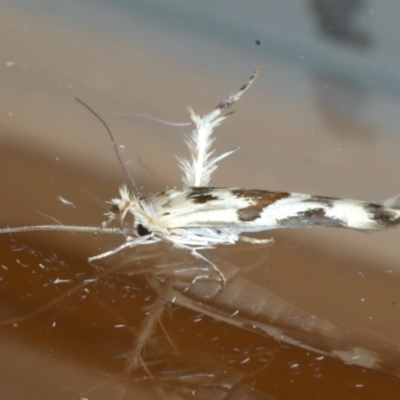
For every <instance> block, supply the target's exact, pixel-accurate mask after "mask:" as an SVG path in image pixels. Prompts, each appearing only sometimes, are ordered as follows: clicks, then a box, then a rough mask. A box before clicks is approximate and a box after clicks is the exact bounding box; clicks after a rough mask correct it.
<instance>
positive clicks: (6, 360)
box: [0, 9, 400, 400]
mask: <svg viewBox="0 0 400 400" xmlns="http://www.w3.org/2000/svg"><path fill="white" fill-rule="evenodd" d="M3 16H4V17H2V22H3V23H2V24H1V25H0V29H1V31H2V34H3V37H10V38H12V40H8V41H5V42H4V44H3V45H4V47H5V50H4V54H5V55H6V56H7V60H17V62H16V64H15V66H12V67H6V66H4V67H3V68H2V70H1V78H2V96H0V109H1V110H2V118H1V121H0V127H1V133H0V135H1V147H0V160H1V161H0V162H1V165H2V168H1V169H0V184H1V187H2V190H1V207H0V223H1V226H6V225H10V226H20V225H30V224H48V223H53V221H52V219H51V218H56V219H57V220H59V221H61V222H62V223H64V224H68V225H73V224H77V225H98V224H100V223H101V222H102V218H103V216H102V214H103V213H104V212H105V211H106V210H107V206H106V205H105V204H104V201H107V200H109V199H111V198H112V197H115V196H116V195H117V189H118V186H119V185H120V184H121V183H123V182H124V181H125V178H124V176H123V174H122V173H121V171H120V167H119V166H118V164H117V162H116V159H115V155H114V153H113V149H112V146H111V144H110V142H109V140H108V138H107V135H106V134H105V132H103V128H102V127H101V125H100V124H99V122H98V121H97V120H95V119H94V118H93V117H92V115H90V114H89V113H87V111H86V110H85V109H83V108H82V107H81V106H80V105H79V104H77V103H76V102H75V101H74V99H73V98H74V97H75V96H78V97H80V98H83V100H85V101H87V102H88V103H89V104H90V105H91V106H93V107H94V108H95V109H96V111H98V112H99V113H100V114H101V115H102V117H103V118H105V119H106V121H107V122H108V123H109V124H110V127H111V128H112V131H113V132H114V133H115V135H116V137H117V141H118V143H119V144H122V145H124V146H125V147H126V149H123V150H122V152H123V157H124V160H126V161H133V164H129V166H130V169H131V170H132V171H133V172H134V174H135V175H134V177H135V179H136V180H137V182H138V184H139V186H140V187H144V189H143V192H144V193H147V192H152V191H156V190H162V189H164V187H165V186H173V185H179V181H180V178H179V172H178V171H177V168H176V160H175V157H174V156H175V155H176V154H179V155H182V154H186V153H185V152H186V150H185V148H184V145H183V141H182V133H181V131H182V130H185V129H186V128H185V129H182V128H171V127H165V126H163V125H158V124H154V123H150V122H149V121H147V120H141V119H138V118H132V117H131V118H126V117H121V116H116V115H111V114H109V111H126V110H128V111H134V112H145V113H148V114H150V115H152V116H156V117H160V118H165V119H167V118H169V119H171V120H172V119H174V120H175V119H180V120H187V118H188V116H187V112H186V109H185V107H186V105H191V106H193V107H194V109H195V111H198V112H203V111H208V110H209V109H210V108H211V107H213V106H214V105H215V104H216V103H217V102H218V100H219V99H220V98H221V97H222V96H223V95H225V94H227V93H230V92H232V91H234V90H236V89H237V88H238V87H240V85H241V84H242V83H244V82H245V81H246V79H247V78H248V76H249V75H250V74H251V72H252V71H247V70H245V68H243V70H244V71H245V73H244V76H242V77H241V78H240V79H241V80H240V81H236V80H235V81H233V80H232V78H228V77H226V79H224V71H219V70H218V71H215V75H212V76H210V75H211V74H210V72H209V71H207V72H205V71H200V70H198V69H195V68H192V67H190V66H185V64H182V63H179V62H176V63H173V60H171V59H168V58H167V57H165V55H163V54H160V53H157V52H156V51H155V52H154V54H153V53H151V52H150V51H149V52H146V50H147V48H146V43H145V41H144V40H142V41H140V43H138V44H136V43H135V44H134V45H132V48H130V47H125V46H126V44H124V43H120V44H117V43H115V42H113V41H112V40H111V39H109V42H108V41H107V35H100V36H99V37H96V35H94V34H92V36H90V35H88V36H85V34H84V32H83V31H81V30H79V29H77V27H75V28H74V29H72V28H71V27H69V28H68V27H67V26H66V25H61V27H62V29H61V27H60V24H58V25H56V26H52V25H51V24H49V23H48V22H47V19H46V18H45V16H44V17H43V18H41V17H40V15H36V14H34V13H32V14H31V15H29V16H27V15H26V14H25V13H23V12H21V10H19V11H18V12H17V11H16V10H13V9H10V10H5V11H4V14H3ZM26 32H27V33H26ZM66 33H67V34H66ZM95 45H97V46H98V47H95ZM93 48H96V49H97V50H96V51H94V50H93V51H88V49H93ZM24 65H25V66H26V67H24ZM254 67H256V65H255V66H254ZM267 67H268V66H267V65H266V66H264V65H262V68H263V69H262V72H261V77H260V78H259V80H260V83H259V85H260V87H263V85H265V82H268V80H270V81H271V82H273V80H274V76H273V75H271V74H270V73H269V72H268V68H267ZM271 68H272V70H273V66H272V67H271ZM210 69H211V67H210ZM262 74H265V75H264V77H263V75H262ZM235 79H236V78H235ZM257 85H258V83H256V85H255V86H254V89H253V88H252V91H250V92H249V93H248V94H246V97H245V98H244V99H243V100H242V101H241V102H240V103H239V104H238V105H237V106H236V107H235V109H236V111H237V113H236V114H235V115H234V116H232V118H230V119H229V120H228V121H226V123H224V124H223V126H222V127H221V128H219V130H218V132H217V146H218V149H220V150H221V151H223V150H224V149H229V148H232V147H234V146H236V145H240V146H241V150H240V151H239V152H238V153H237V154H235V155H234V156H232V157H231V159H229V160H226V162H225V163H222V164H221V166H220V168H219V169H218V171H217V173H216V176H215V179H214V180H213V184H216V185H220V186H244V187H248V188H250V187H256V188H260V189H270V190H291V191H298V192H299V191H300V192H301V191H303V192H313V193H317V194H324V195H336V196H346V197H356V198H357V197H358V198H362V199H364V198H365V200H373V199H374V198H375V199H379V198H381V197H388V196H390V195H394V194H396V192H397V191H398V187H399V186H400V185H399V183H400V182H399V179H398V178H397V177H396V176H395V175H396V174H394V173H393V171H397V170H399V168H400V165H399V164H400V161H399V160H400V157H399V153H400V151H399V150H400V149H399V143H398V142H397V141H396V140H395V139H394V138H384V139H378V138H380V136H379V133H377V132H375V131H374V129H373V128H370V127H365V126H360V125H358V124H357V123H356V122H354V121H348V120H342V119H340V118H338V117H337V116H330V118H332V120H334V124H331V125H329V124H326V122H315V121H314V119H313V118H314V114H313V113H312V112H315V110H313V111H312V112H311V111H310V114H308V112H309V111H308V107H306V106H305V105H304V104H296V103H295V102H293V103H292V102H290V101H288V100H287V99H285V97H284V96H283V95H280V94H279V93H269V94H268V93H265V92H262V91H261V89H257ZM226 92H227V93H226ZM281 96H282V97H281ZM310 120H311V121H312V123H310ZM331 122H332V121H331ZM337 129H340V130H341V131H340V133H341V134H342V135H336V133H337V132H336V130H337ZM374 135H376V136H374ZM137 156H140V157H141V160H142V163H143V164H145V166H146V167H147V168H148V169H149V170H150V171H149V170H146V168H138V167H135V162H137ZM132 165H133V166H132ZM387 177H390V179H388V178H387ZM58 196H62V197H63V198H65V199H67V200H69V201H72V202H73V203H74V206H68V205H65V204H63V203H62V202H61V201H60V200H59V199H58V198H57V197H58ZM43 214H45V215H43ZM46 215H47V216H49V218H48V217H46ZM266 236H267V237H270V236H273V237H274V238H275V241H276V243H275V244H274V245H273V246H269V247H267V248H266V249H265V252H264V251H263V250H260V251H258V252H257V253H255V254H252V253H251V252H248V251H247V250H246V251H245V250H243V252H241V251H240V252H238V249H235V248H232V249H226V250H225V249H224V250H223V251H222V252H221V253H219V252H216V257H220V258H222V259H223V260H225V259H226V260H228V262H232V263H235V264H237V265H238V266H239V267H243V270H244V269H245V268H246V267H248V266H249V265H250V264H252V263H255V262H257V260H259V259H260V257H262V256H263V255H265V254H266V259H265V261H262V263H261V266H258V267H257V269H254V270H252V269H250V270H249V271H247V272H246V273H243V277H244V278H246V279H247V280H249V281H250V282H255V283H257V284H259V285H261V286H263V285H265V288H267V289H268V290H271V292H272V293H274V294H275V295H276V296H278V297H279V298H282V299H283V300H285V301H287V302H289V303H290V304H294V305H296V306H298V307H299V308H304V310H307V311H308V312H310V313H311V314H315V315H317V316H320V317H323V318H326V319H327V320H332V321H334V322H335V323H337V324H338V326H340V327H341V328H343V329H344V328H346V334H347V335H348V336H350V337H352V335H353V337H354V338H355V339H354V340H356V339H357V337H361V335H359V333H360V332H361V333H363V334H364V333H368V334H369V335H370V336H368V338H369V339H368V340H370V346H371V348H373V349H374V350H375V351H378V350H379V351H381V352H383V353H384V352H388V353H392V358H391V364H390V365H391V366H392V368H393V370H395V369H396V368H399V364H400V362H399V353H398V351H399V348H397V349H396V350H397V351H395V350H394V345H393V343H397V342H398V338H399V334H400V322H399V321H400V319H399V308H398V307H399V302H400V299H399V290H398V289H399V287H400V282H399V272H400V271H399V263H398V259H399V249H398V245H397V243H398V240H399V239H400V235H399V232H397V231H388V232H381V233H376V234H371V235H365V234H362V233H359V232H350V231H349V232H347V231H341V230H337V231H335V230H329V229H322V230H311V231H307V230H296V231H290V232H289V231H287V232H267V233H266ZM0 239H1V240H0V245H1V254H2V258H1V261H0V265H1V266H3V268H2V270H1V275H0V279H1V281H0V284H1V292H0V294H1V309H0V310H1V315H0V317H1V320H3V321H4V320H9V319H13V318H18V317H19V316H24V315H28V314H29V313H32V312H38V311H40V309H41V307H45V306H46V305H47V304H49V303H50V302H52V301H54V299H58V298H59V296H60V295H62V294H63V293H66V291H68V290H69V289H71V288H73V287H74V285H76V284H79V283H81V282H82V281H83V280H84V279H90V278H91V277H94V276H96V274H97V271H96V269H95V267H94V266H93V265H89V264H88V263H87V257H89V256H92V255H94V254H98V253H100V252H101V251H105V250H107V249H109V248H112V247H114V246H115V245H118V244H119V243H120V238H113V237H112V238H110V237H99V238H93V237H92V235H83V236H82V235H72V234H69V233H51V232H50V233H36V232H34V233H27V234H23V235H22V234H21V235H10V236H8V235H4V236H2V237H1V238H0ZM239 249H240V248H239ZM149 251H150V252H151V251H154V252H155V253H156V255H157V248H154V249H153V248H152V249H149ZM170 251H171V250H169V249H168V250H167V253H168V252H170ZM168 256H169V254H162V257H163V258H165V257H166V258H167V259H168ZM172 256H174V257H177V258H178V259H179V260H180V261H181V262H183V263H190V261H187V260H188V259H187V257H186V255H176V252H172V251H171V257H172ZM118 260H119V258H118V257H117V258H111V259H107V260H104V261H103V262H102V263H101V265H102V266H103V267H104V268H112V267H113V266H114V265H116V263H117V262H118ZM158 260H159V258H155V259H153V260H152V259H150V260H147V261H146V262H145V264H146V265H147V266H148V267H149V266H150V267H151V265H152V263H157V262H158ZM183 265H185V264H183ZM135 267H137V266H136V264H135V263H132V267H131V268H132V269H135ZM126 272H127V271H126V269H125V271H124V273H115V274H111V275H109V276H107V277H105V278H104V279H101V280H100V281H99V282H97V283H96V284H93V285H89V286H88V287H87V290H89V292H86V291H85V288H81V289H80V290H77V291H74V292H73V293H72V292H71V296H68V297H66V298H63V299H60V300H59V301H54V303H51V304H52V306H51V307H50V308H48V309H46V310H44V311H43V312H38V313H37V315H35V316H32V317H31V318H28V319H26V320H25V321H21V322H19V323H18V325H17V326H12V324H11V325H10V324H9V325H5V326H1V331H0V333H1V347H2V351H1V354H2V355H3V356H2V357H0V369H1V371H2V373H1V374H0V376H1V377H2V378H0V387H1V388H2V394H3V396H4V398H7V399H24V398H29V399H36V398H37V399H43V398H51V399H69V398H79V396H80V397H81V398H86V397H87V398H89V399H91V400H93V399H110V398H116V397H117V395H118V393H119V391H118V387H117V386H118V385H120V386H121V387H123V386H124V385H125V384H126V376H125V377H124V376H122V377H121V374H122V371H123V364H124V359H125V355H126V353H127V352H128V350H129V349H130V346H131V345H132V341H133V338H134V334H133V331H134V330H135V329H137V328H138V327H139V326H140V323H141V321H142V320H143V318H144V316H145V310H144V307H146V306H148V305H149V304H151V303H152V301H153V300H154V299H155V298H156V294H155V292H154V291H153V290H152V289H150V288H149V286H148V283H147V282H146V280H145V278H144V277H143V276H128V275H127V274H126ZM241 274H242V272H241ZM66 281H69V282H66ZM57 282H59V283H57ZM84 296H86V297H85V298H84ZM171 309H172V312H171V313H170V315H168V314H167V315H166V316H165V317H164V319H163V326H164V330H165V332H167V334H168V338H169V340H170V342H171V343H172V344H173V345H174V346H175V349H176V352H175V353H174V352H173V346H172V345H171V343H168V340H167V336H166V335H165V334H164V333H163V331H162V330H161V329H160V328H159V329H158V330H157V332H156V334H155V337H157V338H158V340H156V341H155V342H154V343H151V344H150V345H149V346H148V350H147V351H148V353H146V355H147V357H148V358H147V359H146V360H152V361H153V363H150V361H149V367H150V368H151V369H152V371H153V373H154V374H155V375H154V378H155V379H154V381H152V379H150V378H149V375H148V374H146V373H144V371H143V370H142V369H140V370H139V371H134V372H133V373H132V374H131V376H130V377H129V383H128V384H126V385H127V390H128V395H127V396H126V397H127V398H130V396H131V397H132V396H145V397H142V398H149V399H150V398H152V397H151V396H154V398H160V396H161V395H160V392H159V391H157V379H158V380H159V381H160V382H163V383H164V384H165V385H166V386H167V388H168V390H169V392H168V393H170V395H171V398H172V396H173V395H175V394H176V392H175V391H177V390H178V389H179V388H180V387H193V386H190V385H189V384H188V383H185V384H186V386H185V384H184V383H182V381H183V377H185V376H186V377H188V376H189V377H190V378H191V379H194V377H197V379H198V381H197V384H198V386H199V387H200V386H201V385H205V384H204V381H205V378H204V377H210V376H213V377H215V376H217V375H218V374H220V373H221V371H228V372H227V376H228V377H229V379H231V380H229V384H227V386H226V388H228V389H229V388H230V386H229V385H230V384H232V385H234V382H236V386H235V387H236V388H241V389H243V388H247V387H248V386H245V385H249V387H254V388H255V389H257V390H259V391H260V392H261V393H264V394H265V393H268V394H270V395H272V396H274V397H275V398H277V399H298V398H312V399H314V398H315V399H317V398H323V399H344V398H346V399H351V398H357V399H363V400H364V399H365V400H369V399H376V398H385V399H397V398H398V396H399V394H400V383H399V379H398V378H396V377H394V376H393V375H391V374H390V373H388V372H390V371H387V370H386V372H385V373H383V372H381V371H375V370H371V369H363V368H360V367H357V366H352V365H345V364H344V363H343V362H342V361H339V360H336V359H332V358H329V357H323V358H321V356H319V355H318V354H315V353H313V352H311V351H307V350H304V349H301V348H298V347H295V346H290V345H287V344H284V343H279V342H277V341H275V340H273V339H271V338H268V337H266V336H265V335H263V334H261V333H257V332H251V331H248V330H244V329H240V328H238V327H234V326H232V325H230V324H228V323H224V322H218V321H216V320H215V319H212V318H209V317H202V318H201V317H199V315H198V313H196V312H193V311H190V310H187V309H184V308H182V307H179V306H176V305H174V306H171ZM122 322H123V323H126V324H127V325H128V326H129V327H130V328H132V330H130V329H127V328H116V327H115V326H116V325H120V324H121V323H122ZM300 328H301V326H299V330H301V329H300ZM353 331H354V332H353ZM304 335H305V336H304V338H305V341H306V340H307V334H306V333H305V334H304ZM357 335H359V336H357ZM365 343H366V342H364V345H365ZM388 349H389V350H388ZM200 355H201V356H200ZM249 357H250V359H249V361H246V360H247V358H249ZM200 359H203V360H202V361H203V362H202V363H200V362H199V360H200ZM196 374H197V375H196ZM118 378H121V379H118ZM237 382H238V383H237ZM167 383H168V385H167ZM169 385H170V386H169ZM191 385H194V386H195V383H191ZM240 385H242V386H240ZM226 388H225V389H226ZM228 389H226V390H227V393H228V395H229V396H231V398H234V394H233V389H232V391H230V390H228ZM142 390H143V391H145V392H143V393H144V394H142V392H141V391H142ZM174 390H175V391H174ZM243 390H245V389H243ZM221 391H222V389H221ZM257 393H258V392H257ZM255 396H256V394H254V395H253V398H256V397H255ZM139 398H140V397H139ZM249 398H250V397H249ZM264 398H266V395H265V396H264Z"/></svg>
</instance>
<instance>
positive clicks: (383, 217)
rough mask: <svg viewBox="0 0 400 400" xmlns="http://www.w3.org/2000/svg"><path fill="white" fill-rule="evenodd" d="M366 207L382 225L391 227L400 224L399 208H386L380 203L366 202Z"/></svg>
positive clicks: (371, 216) (372, 217) (371, 215)
mask: <svg viewBox="0 0 400 400" xmlns="http://www.w3.org/2000/svg"><path fill="white" fill-rule="evenodd" d="M364 209H365V210H366V211H367V212H368V213H369V214H370V218H371V219H373V220H375V221H376V222H377V223H378V224H379V225H380V226H382V227H386V228H390V227H394V226H397V225H399V224H400V216H399V212H398V211H397V210H391V209H388V208H385V207H384V206H382V205H380V204H373V203H365V204H364Z"/></svg>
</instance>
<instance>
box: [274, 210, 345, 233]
mask: <svg viewBox="0 0 400 400" xmlns="http://www.w3.org/2000/svg"><path fill="white" fill-rule="evenodd" d="M278 222H279V225H281V226H288V227H291V228H296V227H302V226H305V227H307V226H308V227H311V226H326V227H332V228H340V227H346V224H345V223H344V222H343V221H341V220H340V219H336V218H332V217H327V216H326V213H325V210H324V209H323V208H322V207H318V208H314V209H312V210H307V211H302V212H299V213H297V215H293V216H291V217H288V218H282V219H280V220H279V221H278Z"/></svg>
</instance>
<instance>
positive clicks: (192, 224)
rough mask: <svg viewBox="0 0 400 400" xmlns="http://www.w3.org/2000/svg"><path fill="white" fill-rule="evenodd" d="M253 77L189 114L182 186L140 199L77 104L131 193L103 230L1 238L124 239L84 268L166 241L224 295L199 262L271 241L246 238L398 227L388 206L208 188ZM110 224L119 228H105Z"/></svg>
mask: <svg viewBox="0 0 400 400" xmlns="http://www.w3.org/2000/svg"><path fill="white" fill-rule="evenodd" d="M258 73H259V70H256V71H255V72H254V74H253V75H252V76H251V78H250V79H249V80H248V82H247V83H246V84H245V85H243V86H242V87H241V88H240V89H239V91H238V92H237V93H235V94H233V95H231V96H228V97H226V98H225V99H223V100H222V101H221V102H220V103H219V104H218V105H217V106H216V107H215V108H214V109H213V110H212V111H211V112H210V113H209V114H207V115H205V116H203V117H201V116H199V115H197V114H196V113H195V112H194V111H193V110H192V109H189V112H190V116H191V119H192V121H193V123H194V126H195V128H194V129H193V131H192V132H191V133H190V134H189V135H187V136H186V137H185V142H186V145H187V147H188V150H189V154H190V155H189V158H179V157H178V163H179V167H180V169H181V170H182V173H183V177H182V180H183V187H182V188H176V187H175V188H170V189H166V190H164V191H161V192H158V193H155V194H151V195H148V196H145V197H143V196H142V195H141V194H140V192H139V190H138V188H137V186H136V184H135V182H134V180H133V179H132V177H131V176H130V175H129V173H128V171H127V170H126V168H125V166H124V163H123V162H122V159H121V156H120V154H119V151H118V148H117V145H116V142H115V140H114V137H113V135H112V133H111V131H110V129H109V127H108V126H107V124H106V123H105V122H104V120H102V119H101V118H100V116H99V115H98V114H96V112H95V111H93V110H92V109H91V108H90V107H88V106H87V105H86V104H84V103H82V102H81V103H82V104H83V105H84V106H86V107H87V108H88V109H89V110H90V111H91V112H92V113H93V114H94V115H95V116H96V117H98V118H99V120H100V121H101V122H102V123H103V125H104V126H105V129H106V130H107V132H108V134H109V136H110V138H111V141H112V143H113V145H114V149H115V152H116V154H117V157H118V159H119V162H120V164H121V166H122V168H123V169H124V171H125V174H126V176H127V178H128V180H129V183H130V186H131V187H130V189H128V186H127V185H126V184H124V185H122V186H121V188H120V190H119V197H117V198H114V199H112V200H111V201H110V202H109V203H110V204H111V209H110V210H109V212H108V213H106V219H105V221H104V222H103V223H102V224H101V226H68V225H34V226H23V227H6V228H2V229H0V233H17V232H27V231H38V230H46V231H47V230H52V231H56V230H57V231H74V232H92V233H96V234H102V233H104V234H118V235H122V236H123V237H124V242H123V243H122V244H121V245H120V246H118V247H116V248H113V249H112V250H109V251H107V252H104V253H102V254H99V255H95V256H92V257H90V258H89V262H91V261H94V260H98V259H101V258H104V257H108V256H111V255H113V254H115V253H118V252H119V251H121V250H123V249H127V248H134V247H136V246H142V245H146V244H154V243H157V242H167V243H170V244H171V245H172V246H174V247H175V248H178V249H181V250H183V251H187V252H189V253H190V254H191V255H193V256H194V257H195V258H196V259H198V260H199V261H202V262H203V263H205V264H206V265H207V266H208V268H207V269H208V272H207V273H206V274H202V275H199V276H197V277H196V278H195V279H194V281H197V280H200V279H218V280H219V281H220V290H222V289H223V288H224V287H225V284H226V278H225V276H224V274H223V273H222V271H221V270H220V269H219V268H218V266H217V265H216V264H215V263H213V262H212V261H211V260H210V259H209V258H207V257H205V256H204V255H203V253H202V250H206V249H211V248H214V247H216V246H218V245H233V244H235V243H236V242H238V241H240V240H242V241H246V242H250V243H253V244H266V243H269V242H271V241H272V239H270V238H268V239H258V238H254V237H249V236H246V234H248V233H253V232H263V231H268V230H273V229H281V228H297V227H336V228H349V229H358V230H363V231H368V230H378V229H385V228H390V227H396V226H398V225H399V224H400V209H398V208H396V207H395V206H392V205H391V202H390V201H388V202H386V203H383V204H377V203H369V202H364V201H359V200H351V199H344V198H333V197H325V196H313V195H310V194H301V193H291V192H274V191H269V190H258V189H243V188H222V187H210V186H208V184H209V182H210V179H211V176H212V174H213V172H214V171H215V170H216V168H217V167H218V164H219V162H220V161H222V160H223V159H224V158H226V157H228V156H230V155H231V154H233V153H234V152H235V151H237V150H238V148H234V149H232V150H229V151H226V152H225V153H223V154H220V155H218V156H214V150H213V149H212V145H213V143H214V140H215V138H214V137H213V131H214V129H215V128H216V127H217V126H218V125H220V124H221V123H222V122H223V121H224V120H225V119H226V118H227V117H228V116H229V115H231V114H232V112H229V111H227V110H228V109H229V108H230V107H231V106H232V105H233V104H235V103H236V102H237V101H238V100H239V99H240V98H241V97H242V95H243V94H244V93H245V92H246V91H247V90H248V89H249V87H250V86H251V85H252V84H253V82H254V81H255V79H256V77H257V75H258ZM78 101H80V100H78ZM113 222H116V223H117V226H111V225H112V223H113ZM193 283H194V282H193Z"/></svg>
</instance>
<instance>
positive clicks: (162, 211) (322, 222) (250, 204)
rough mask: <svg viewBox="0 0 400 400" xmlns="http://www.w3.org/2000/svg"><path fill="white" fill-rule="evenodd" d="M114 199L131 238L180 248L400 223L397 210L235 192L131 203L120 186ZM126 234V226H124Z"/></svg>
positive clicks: (170, 193) (168, 194)
mask: <svg viewBox="0 0 400 400" xmlns="http://www.w3.org/2000/svg"><path fill="white" fill-rule="evenodd" d="M120 193H121V199H118V200H117V199H116V200H114V204H115V205H117V208H118V209H119V213H121V214H120V215H123V216H124V218H125V215H126V212H128V213H131V214H132V216H133V218H134V222H133V227H134V232H135V233H136V236H140V237H144V236H148V239H149V240H151V241H152V242H154V241H161V240H164V241H167V242H172V243H174V244H175V245H176V246H178V247H182V248H187V249H190V248H193V249H201V248H210V247H212V246H214V245H216V244H234V243H236V242H237V241H238V240H239V239H240V235H241V234H242V233H248V232H261V231H266V230H271V229H281V228H297V227H315V226H325V227H340V228H352V229H360V230H374V229H383V228H388V227H391V226H396V225H398V224H400V210H397V209H393V208H389V207H385V206H384V205H381V204H374V203H367V202H363V201H358V200H351V199H338V198H332V197H324V196H312V195H309V194H301V193H289V192H273V191H266V190H251V189H250V190H246V189H241V188H215V187H187V188H182V189H178V188H173V189H168V190H165V191H163V192H159V193H156V194H153V195H150V196H148V197H146V198H142V199H140V200H137V199H136V198H134V197H132V196H131V195H129V193H128V191H127V189H126V188H122V189H121V191H120ZM127 229H128V230H129V227H128V228H127Z"/></svg>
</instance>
